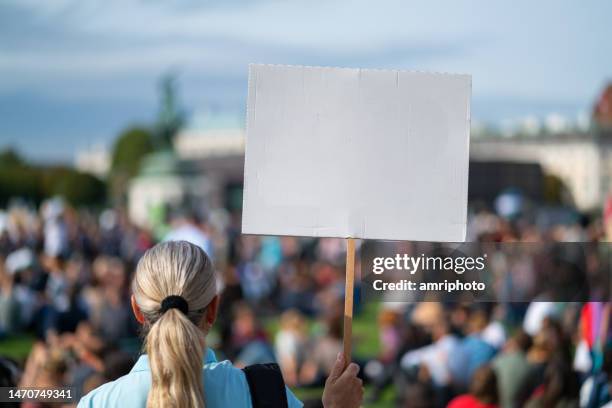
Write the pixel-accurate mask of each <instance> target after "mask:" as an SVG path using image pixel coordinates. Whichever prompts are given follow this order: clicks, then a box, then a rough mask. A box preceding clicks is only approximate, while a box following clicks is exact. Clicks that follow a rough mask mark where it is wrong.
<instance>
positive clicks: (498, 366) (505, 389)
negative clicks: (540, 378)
mask: <svg viewBox="0 0 612 408" xmlns="http://www.w3.org/2000/svg"><path fill="white" fill-rule="evenodd" d="M530 347H531V338H530V337H529V335H528V334H527V333H525V332H524V331H523V330H521V329H519V330H517V332H516V333H514V335H513V336H512V337H511V338H510V339H509V340H508V341H507V343H506V345H505V346H504V349H503V351H502V352H501V354H499V355H498V356H497V357H495V359H494V360H493V362H492V367H493V370H494V371H495V374H496V376H497V383H498V389H499V403H500V406H501V407H502V408H515V407H519V406H520V404H519V400H520V397H521V395H520V393H521V391H522V390H524V389H525V387H526V382H527V380H528V379H529V373H530V367H529V362H528V361H527V351H528V350H529V348H530Z"/></svg>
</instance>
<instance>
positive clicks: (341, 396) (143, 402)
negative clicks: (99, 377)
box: [79, 241, 363, 408]
mask: <svg viewBox="0 0 612 408" xmlns="http://www.w3.org/2000/svg"><path fill="white" fill-rule="evenodd" d="M132 290H133V295H132V307H133V311H134V315H135V316H136V318H137V320H138V321H139V322H140V323H141V324H143V327H144V329H145V331H146V340H145V345H146V352H147V354H146V355H143V356H141V357H140V358H139V360H138V361H137V362H136V365H135V366H134V368H133V369H132V370H131V371H130V373H129V374H128V375H126V376H124V377H121V378H120V379H118V380H115V381H113V382H110V383H107V384H105V385H103V386H101V387H99V388H97V389H95V390H94V391H92V392H90V393H89V394H87V395H86V396H85V397H84V398H82V399H81V401H80V402H79V407H111V406H148V407H161V406H178V407H203V406H204V405H206V406H207V407H210V408H214V407H227V406H232V407H250V406H251V405H252V404H251V392H250V390H249V384H247V381H246V379H245V372H244V371H242V370H240V369H238V368H236V367H234V366H232V365H231V363H229V362H228V361H223V362H217V361H216V358H215V355H214V352H213V351H212V350H211V349H209V348H207V347H206V340H205V336H206V334H207V332H208V331H209V330H210V329H211V328H212V326H213V324H214V322H215V320H216V317H217V315H216V314H217V310H218V306H219V297H218V295H217V289H216V278H215V273H214V270H213V267H212V263H211V261H210V259H209V258H208V257H207V256H206V254H205V253H204V252H203V251H202V250H201V249H200V248H199V247H197V246H195V245H193V244H190V243H188V242H185V241H182V242H166V243H163V244H158V245H157V246H155V247H153V248H152V249H150V250H149V251H147V252H146V253H145V254H144V256H143V257H142V259H141V260H140V262H139V263H138V266H137V269H136V273H135V276H134V281H133V285H132ZM333 361H334V363H333V367H332V371H331V374H330V377H329V378H328V380H327V382H326V387H325V390H324V392H323V398H322V401H323V406H324V407H326V408H327V407H334V408H336V407H346V408H352V407H358V406H359V405H360V403H361V399H362V396H363V387H362V384H361V381H360V380H359V379H357V377H356V374H357V371H358V366H356V365H355V364H350V365H348V367H347V368H345V367H346V363H345V361H344V359H343V356H342V353H338V355H337V358H335V359H334V360H333ZM282 392H283V394H286V398H287V401H288V406H289V407H300V406H302V404H301V402H299V401H298V400H297V398H296V397H295V396H294V395H293V393H291V391H289V390H288V389H284V390H282Z"/></svg>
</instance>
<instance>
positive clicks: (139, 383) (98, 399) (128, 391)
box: [78, 372, 151, 408]
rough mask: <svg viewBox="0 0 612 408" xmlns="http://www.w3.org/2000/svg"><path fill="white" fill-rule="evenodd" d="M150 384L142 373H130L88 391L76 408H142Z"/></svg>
mask: <svg viewBox="0 0 612 408" xmlns="http://www.w3.org/2000/svg"><path fill="white" fill-rule="evenodd" d="M150 384H151V379H150V378H149V376H147V375H145V373H144V372H131V373H129V374H126V375H124V376H123V377H119V378H118V379H116V380H115V381H110V382H107V383H106V384H102V385H101V386H99V387H98V388H96V389H94V390H92V391H90V392H89V393H88V394H87V395H85V396H84V397H83V398H81V400H80V401H79V405H78V408H89V407H96V408H100V407H125V406H144V404H145V403H146V400H147V395H148V392H149V388H150Z"/></svg>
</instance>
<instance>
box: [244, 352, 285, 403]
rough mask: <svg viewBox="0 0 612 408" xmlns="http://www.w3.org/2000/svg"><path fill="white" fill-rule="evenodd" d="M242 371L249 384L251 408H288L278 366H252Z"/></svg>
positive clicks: (271, 364) (269, 364)
mask: <svg viewBox="0 0 612 408" xmlns="http://www.w3.org/2000/svg"><path fill="white" fill-rule="evenodd" d="M242 371H244V375H245V376H246V379H247V382H248V383H249V390H250V391H251V401H252V402H253V408H288V407H289V404H288V403H287V391H286V390H285V380H283V374H282V373H281V370H280V367H279V366H278V364H276V363H268V364H254V365H251V366H248V367H245V368H243V369H242Z"/></svg>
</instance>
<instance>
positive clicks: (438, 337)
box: [401, 312, 460, 400]
mask: <svg viewBox="0 0 612 408" xmlns="http://www.w3.org/2000/svg"><path fill="white" fill-rule="evenodd" d="M429 324H430V326H429V327H428V328H427V329H426V330H427V331H428V332H429V333H430V335H431V339H432V343H431V344H429V345H427V346H424V347H420V348H418V349H416V350H412V351H409V352H407V353H406V354H405V355H404V356H403V357H402V359H401V366H402V368H403V369H404V370H405V371H406V372H409V373H414V372H415V370H416V373H417V375H418V376H419V377H420V378H421V379H427V380H429V381H431V383H432V385H433V386H434V387H435V389H436V394H437V395H440V396H442V399H444V400H446V396H447V395H448V394H449V393H450V386H451V381H452V379H453V377H452V373H451V367H450V361H451V358H452V357H453V356H454V355H455V353H457V350H458V347H459V344H460V341H459V339H458V338H457V336H455V335H454V334H453V333H452V331H451V326H450V322H449V321H448V317H447V316H446V314H445V313H443V312H441V313H438V314H436V317H435V319H434V320H433V321H431V322H430V323H429Z"/></svg>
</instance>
